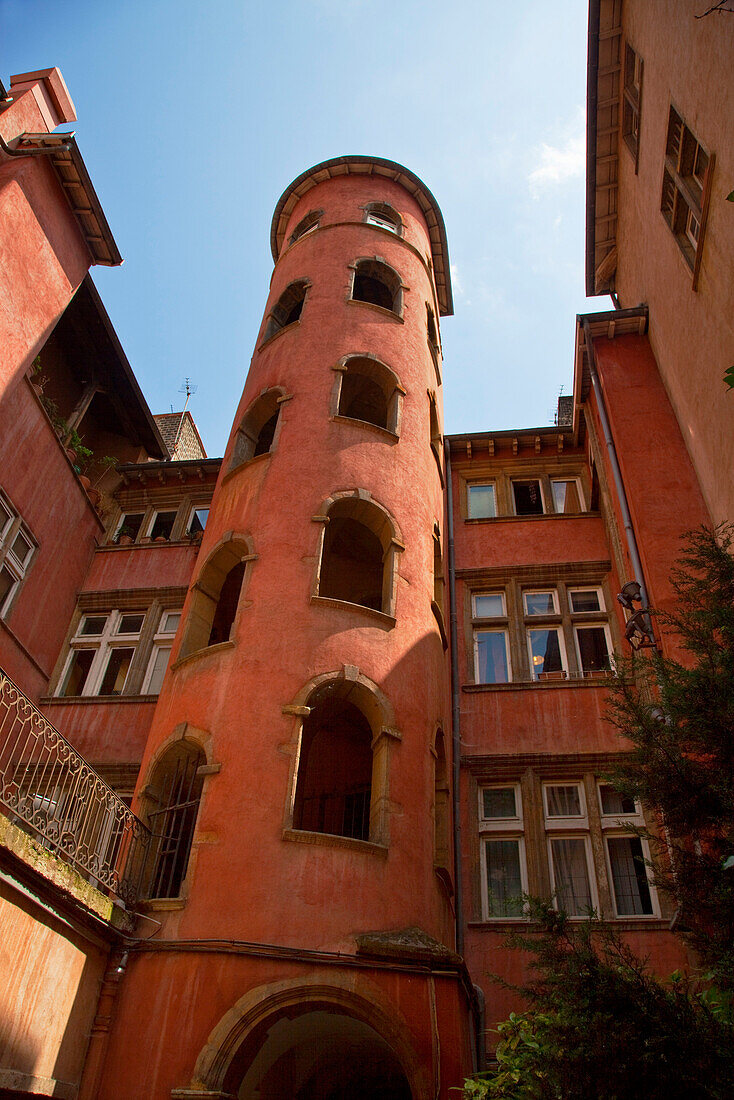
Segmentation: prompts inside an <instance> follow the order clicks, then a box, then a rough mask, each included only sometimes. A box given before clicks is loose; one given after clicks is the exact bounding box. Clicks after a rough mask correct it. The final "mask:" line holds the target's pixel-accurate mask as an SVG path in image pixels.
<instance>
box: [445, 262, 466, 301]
mask: <svg viewBox="0 0 734 1100" xmlns="http://www.w3.org/2000/svg"><path fill="white" fill-rule="evenodd" d="M449 269H450V271H451V286H452V288H453V291H454V294H460V295H461V294H463V293H464V287H463V284H462V282H461V279H460V278H459V269H458V267H457V266H456V264H449Z"/></svg>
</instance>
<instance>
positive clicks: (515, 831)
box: [477, 783, 528, 923]
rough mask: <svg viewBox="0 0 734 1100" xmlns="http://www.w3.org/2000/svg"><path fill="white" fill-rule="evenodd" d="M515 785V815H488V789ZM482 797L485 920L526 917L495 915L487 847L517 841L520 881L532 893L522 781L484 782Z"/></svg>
mask: <svg viewBox="0 0 734 1100" xmlns="http://www.w3.org/2000/svg"><path fill="white" fill-rule="evenodd" d="M509 787H511V788H512V789H513V791H514V795H515V810H516V813H515V816H514V817H507V818H499V817H497V818H492V817H486V816H485V815H484V798H483V795H484V791H486V790H503V789H505V788H509ZM477 796H478V807H479V808H478V832H479V878H480V890H479V896H480V898H481V915H482V920H483V921H487V922H492V923H494V922H496V921H498V920H508V919H509V920H522V919H524V918H523V917H510V918H508V917H506V916H504V915H502V914H497V915H493V914H491V913H490V912H489V889H488V883H487V857H486V848H487V845H488V844H489V843H491V842H492V841H503V840H504V841H510V842H516V843H517V852H518V864H519V870H520V883H521V888H522V892H523V894H527V893H528V868H527V856H526V852H525V827H524V820H523V803H522V792H521V790H520V784H519V783H484V784H482V785H481V786H478V787H477Z"/></svg>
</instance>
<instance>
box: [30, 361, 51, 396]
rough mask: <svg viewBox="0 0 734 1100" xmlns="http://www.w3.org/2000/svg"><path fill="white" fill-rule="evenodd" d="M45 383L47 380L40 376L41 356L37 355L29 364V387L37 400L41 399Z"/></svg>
mask: <svg viewBox="0 0 734 1100" xmlns="http://www.w3.org/2000/svg"><path fill="white" fill-rule="evenodd" d="M47 382H48V379H47V378H44V376H43V375H42V374H41V356H40V355H37V356H36V358H35V359H34V360H33V362H32V363H31V385H32V386H33V389H34V390H35V391H36V394H37V396H38V397H39V398H40V397H43V387H44V386H45V385H46V383H47Z"/></svg>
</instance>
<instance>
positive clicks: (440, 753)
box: [433, 730, 449, 872]
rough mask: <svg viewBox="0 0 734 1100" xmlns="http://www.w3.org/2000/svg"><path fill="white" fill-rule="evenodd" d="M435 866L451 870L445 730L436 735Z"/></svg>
mask: <svg viewBox="0 0 734 1100" xmlns="http://www.w3.org/2000/svg"><path fill="white" fill-rule="evenodd" d="M433 865H434V867H435V868H436V870H439V869H442V870H445V871H446V872H448V870H449V776H448V768H447V766H446V743H445V741H444V736H443V730H439V731H438V732H437V734H436V748H435V758H434V795H433Z"/></svg>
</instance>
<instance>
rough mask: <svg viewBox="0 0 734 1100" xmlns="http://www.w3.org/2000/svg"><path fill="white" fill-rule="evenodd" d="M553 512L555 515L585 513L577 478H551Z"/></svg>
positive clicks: (579, 483)
mask: <svg viewBox="0 0 734 1100" xmlns="http://www.w3.org/2000/svg"><path fill="white" fill-rule="evenodd" d="M550 484H551V493H552V494H553V510H554V512H556V514H557V515H565V514H568V513H577V512H585V511H586V508H585V507H584V497H583V493H582V491H581V482H580V481H579V479H578V478H577V477H552V478H551V483H550Z"/></svg>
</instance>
